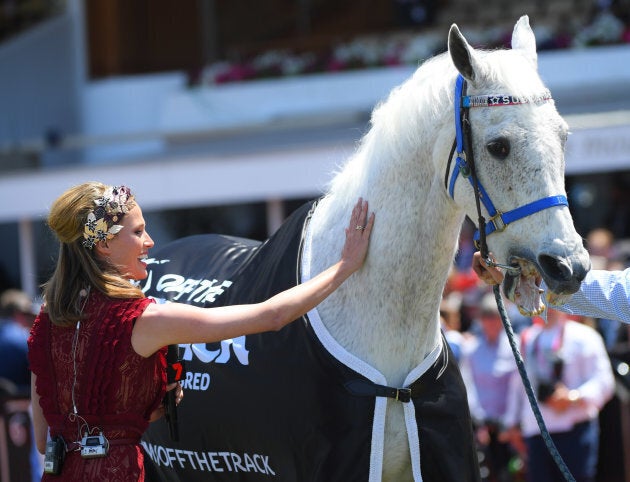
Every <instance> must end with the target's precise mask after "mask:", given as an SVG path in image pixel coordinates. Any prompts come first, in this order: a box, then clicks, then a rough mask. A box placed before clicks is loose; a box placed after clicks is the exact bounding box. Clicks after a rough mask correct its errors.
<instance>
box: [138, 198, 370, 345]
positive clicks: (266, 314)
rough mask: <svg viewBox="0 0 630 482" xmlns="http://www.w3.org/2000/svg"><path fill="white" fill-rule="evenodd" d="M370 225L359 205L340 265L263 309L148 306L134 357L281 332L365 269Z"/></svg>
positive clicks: (361, 203)
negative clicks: (173, 346) (171, 347)
mask: <svg viewBox="0 0 630 482" xmlns="http://www.w3.org/2000/svg"><path fill="white" fill-rule="evenodd" d="M373 224H374V214H371V215H370V216H368V204H367V202H365V201H363V200H361V199H359V202H357V204H356V206H355V207H354V209H353V211H352V215H351V217H350V223H349V225H348V228H346V242H345V244H344V247H343V251H342V255H341V260H340V261H338V262H337V263H336V264H334V265H333V266H331V267H330V268H328V269H326V270H325V271H323V272H321V273H320V274H318V275H317V276H315V277H314V278H312V279H311V280H309V281H307V282H305V283H302V284H299V285H297V286H295V287H293V288H290V289H288V290H286V291H283V292H281V293H278V294H277V295H275V296H273V297H271V298H269V299H268V300H266V301H263V302H261V303H255V304H249V305H235V306H224V307H216V308H198V307H195V306H191V305H186V304H179V303H166V304H151V305H149V306H147V308H146V310H145V311H144V313H143V314H142V315H141V316H140V317H139V318H138V320H137V322H136V324H135V326H134V329H133V332H132V336H131V342H132V345H133V347H134V349H135V351H136V352H137V353H138V354H140V355H142V356H149V355H151V354H153V353H155V352H156V351H157V350H158V349H160V348H161V347H163V346H165V345H171V344H177V343H200V342H204V341H205V342H211V341H219V340H226V339H229V338H234V337H236V336H241V335H248V334H252V333H260V332H264V331H271V330H279V329H280V328H282V327H283V326H285V325H286V324H288V323H289V322H291V321H293V320H296V319H298V318H300V317H301V316H302V315H304V314H305V313H307V312H308V311H309V310H311V309H313V308H314V307H316V306H317V305H318V304H319V303H321V302H322V301H323V300H324V299H325V298H326V297H327V296H328V295H330V294H331V293H332V292H333V291H335V290H336V289H337V288H338V287H339V286H340V285H341V284H342V283H343V282H344V281H345V280H346V279H347V278H348V277H349V276H350V275H351V274H352V273H354V272H355V271H357V270H358V269H359V268H360V267H361V266H362V265H363V262H364V260H365V256H366V254H367V249H368V244H369V238H370V234H371V232H372V226H373ZM356 226H364V227H365V229H356Z"/></svg>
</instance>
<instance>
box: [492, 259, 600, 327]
mask: <svg viewBox="0 0 630 482" xmlns="http://www.w3.org/2000/svg"><path fill="white" fill-rule="evenodd" d="M532 258H533V257H529V256H523V257H520V256H511V257H510V259H509V262H510V265H512V266H515V267H518V268H519V271H520V273H518V274H516V273H509V272H508V273H507V274H506V276H505V280H504V282H503V292H504V293H505V295H506V296H507V298H508V299H510V300H511V301H512V302H514V303H515V304H516V305H517V306H518V308H519V311H520V312H521V313H522V314H523V315H525V316H534V315H538V314H540V313H542V312H543V311H544V309H545V304H546V303H544V302H543V300H542V294H543V293H544V292H545V290H544V288H543V287H542V281H543V280H544V283H545V285H546V287H547V292H546V301H547V303H548V304H551V305H561V304H564V303H565V302H566V301H567V300H568V299H569V298H570V296H571V295H572V294H573V293H575V292H576V291H578V290H579V289H580V284H581V283H582V280H583V279H584V277H585V276H586V273H588V271H589V270H590V267H591V263H590V259H589V257H588V254H587V252H586V250H580V251H579V252H577V253H574V254H573V255H571V256H562V255H558V254H555V253H541V254H539V255H538V256H537V257H536V258H534V259H532Z"/></svg>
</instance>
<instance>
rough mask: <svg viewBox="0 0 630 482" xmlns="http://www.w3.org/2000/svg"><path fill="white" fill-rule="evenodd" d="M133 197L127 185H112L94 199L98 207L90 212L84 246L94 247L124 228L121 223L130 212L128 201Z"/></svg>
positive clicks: (84, 231)
mask: <svg viewBox="0 0 630 482" xmlns="http://www.w3.org/2000/svg"><path fill="white" fill-rule="evenodd" d="M131 199H132V194H131V190H130V189H129V188H128V187H127V186H112V187H109V188H107V189H106V190H105V192H104V193H103V195H102V196H101V197H99V198H96V199H95V200H94V204H96V207H95V208H94V209H93V210H92V211H90V212H89V214H88V216H87V222H86V223H85V228H84V229H83V246H85V247H86V248H88V249H92V248H93V247H94V245H95V244H96V243H97V242H99V241H105V240H107V239H112V238H113V237H114V236H115V235H116V234H118V233H119V232H120V230H121V229H122V228H123V227H122V226H120V225H119V224H116V223H117V222H119V221H120V220H121V219H122V217H123V216H124V215H125V214H127V212H129V206H128V204H127V203H128V202H129V201H130V200H131Z"/></svg>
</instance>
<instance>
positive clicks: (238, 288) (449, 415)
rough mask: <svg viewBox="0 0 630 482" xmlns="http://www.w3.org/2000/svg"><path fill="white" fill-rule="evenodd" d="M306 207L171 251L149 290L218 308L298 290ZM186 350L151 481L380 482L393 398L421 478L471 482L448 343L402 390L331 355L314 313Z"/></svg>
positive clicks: (155, 445)
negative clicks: (269, 227)
mask: <svg viewBox="0 0 630 482" xmlns="http://www.w3.org/2000/svg"><path fill="white" fill-rule="evenodd" d="M312 209H313V204H312V203H309V204H307V205H305V206H303V207H302V208H300V209H299V210H297V211H296V212H295V213H294V214H293V215H292V216H291V217H290V218H289V219H288V220H287V221H286V222H285V223H284V224H283V225H282V227H281V228H280V229H279V231H278V232H277V233H276V234H275V235H274V236H273V237H271V238H270V239H269V240H267V241H265V242H263V243H260V242H257V241H251V240H247V239H242V238H235V237H229V236H221V235H198V236H191V237H188V238H183V239H180V240H177V241H175V242H173V243H170V244H169V245H167V246H165V247H164V248H163V249H161V250H157V251H156V253H155V254H154V258H153V259H152V260H151V262H150V265H149V268H150V270H149V271H150V272H149V277H148V278H147V280H146V281H145V284H144V290H145V292H146V293H147V295H149V296H153V297H155V298H161V299H168V300H171V301H176V302H182V303H190V304H194V305H198V306H206V307H212V306H222V305H230V304H241V303H253V302H259V301H262V300H264V299H266V298H268V297H270V296H272V295H273V294H275V293H278V292H280V291H282V290H285V289H287V288H289V287H291V286H294V285H295V284H296V283H298V282H299V280H301V279H303V278H302V272H301V271H302V270H301V266H306V265H307V264H306V263H305V257H308V256H309V254H308V252H305V251H308V249H306V250H305V249H304V245H306V246H307V248H308V243H305V242H304V240H305V233H306V228H307V226H308V220H309V218H310V213H311V212H312ZM180 353H181V356H182V358H183V359H184V360H185V363H186V370H187V373H186V377H185V379H184V381H183V386H184V390H185V398H184V400H183V401H182V403H181V405H180V407H179V409H178V425H179V441H178V442H174V441H173V440H171V438H170V435H169V428H168V425H167V423H165V422H164V421H158V422H155V423H153V424H151V426H150V427H149V429H148V431H147V432H146V433H145V435H144V437H143V439H142V445H143V447H144V449H145V450H146V457H145V459H146V462H145V464H146V469H147V480H149V481H178V482H195V481H207V480H213V481H226V482H234V481H283V482H309V481H313V482H354V481H357V482H359V481H360V482H365V481H370V482H372V481H380V480H381V472H382V464H383V438H384V425H385V414H386V407H387V400H388V399H394V400H391V403H402V404H404V410H405V419H406V430H407V433H408V439H409V444H410V447H411V449H410V452H411V454H410V455H411V460H412V467H413V473H414V479H415V480H416V481H420V480H422V481H426V482H448V481H453V482H455V481H456V482H462V481H469V480H479V473H478V464H477V458H476V453H475V451H474V449H473V441H472V429H471V421H470V416H469V413H468V405H467V401H466V394H465V389H464V386H463V383H462V380H461V377H460V374H459V370H458V368H457V366H456V364H455V362H454V358H453V357H452V356H450V352H449V349H448V346H447V345H446V343H445V342H444V343H443V344H442V346H439V347H437V348H436V349H435V350H434V351H433V352H432V353H431V354H430V355H429V356H428V357H427V358H426V359H425V360H424V361H423V362H422V363H421V364H420V365H419V366H418V367H417V368H416V369H415V370H414V371H413V372H412V373H411V374H410V376H409V377H408V379H409V380H410V383H409V385H408V386H407V387H405V388H404V389H403V390H398V389H397V388H395V387H386V386H384V385H383V384H382V383H381V382H382V380H380V379H379V375H380V374H379V373H378V372H377V371H376V370H374V369H372V368H371V367H369V366H368V365H367V364H365V363H363V362H361V361H360V360H357V359H356V358H355V357H354V356H353V355H351V354H349V353H348V352H346V351H345V350H344V349H343V348H342V347H341V346H339V345H337V344H336V342H335V341H334V340H333V339H332V338H331V337H330V335H329V334H328V332H327V331H326V329H325V328H324V326H323V324H322V322H321V320H320V319H319V316H318V315H317V310H313V311H312V312H310V313H309V315H308V316H305V317H303V318H302V319H300V320H296V321H295V322H293V323H291V324H289V325H288V326H286V327H285V328H283V329H282V330H280V331H278V332H269V333H262V334H260V335H248V336H247V337H244V336H243V337H239V338H235V339H233V340H225V341H222V342H219V343H207V344H206V343H201V344H192V345H186V346H181V347H180ZM381 378H382V375H381ZM396 399H397V401H396ZM402 429H404V428H403V427H401V430H402Z"/></svg>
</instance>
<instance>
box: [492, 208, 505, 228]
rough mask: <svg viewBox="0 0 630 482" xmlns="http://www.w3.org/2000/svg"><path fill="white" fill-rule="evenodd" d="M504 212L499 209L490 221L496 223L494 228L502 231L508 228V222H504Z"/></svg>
mask: <svg viewBox="0 0 630 482" xmlns="http://www.w3.org/2000/svg"><path fill="white" fill-rule="evenodd" d="M502 216H503V213H502V212H501V211H497V213H496V214H495V215H494V216H492V217H491V218H490V222H491V223H492V224H494V230H495V231H498V232H501V231H505V228H507V224H505V223H504V222H503V217H502Z"/></svg>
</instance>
